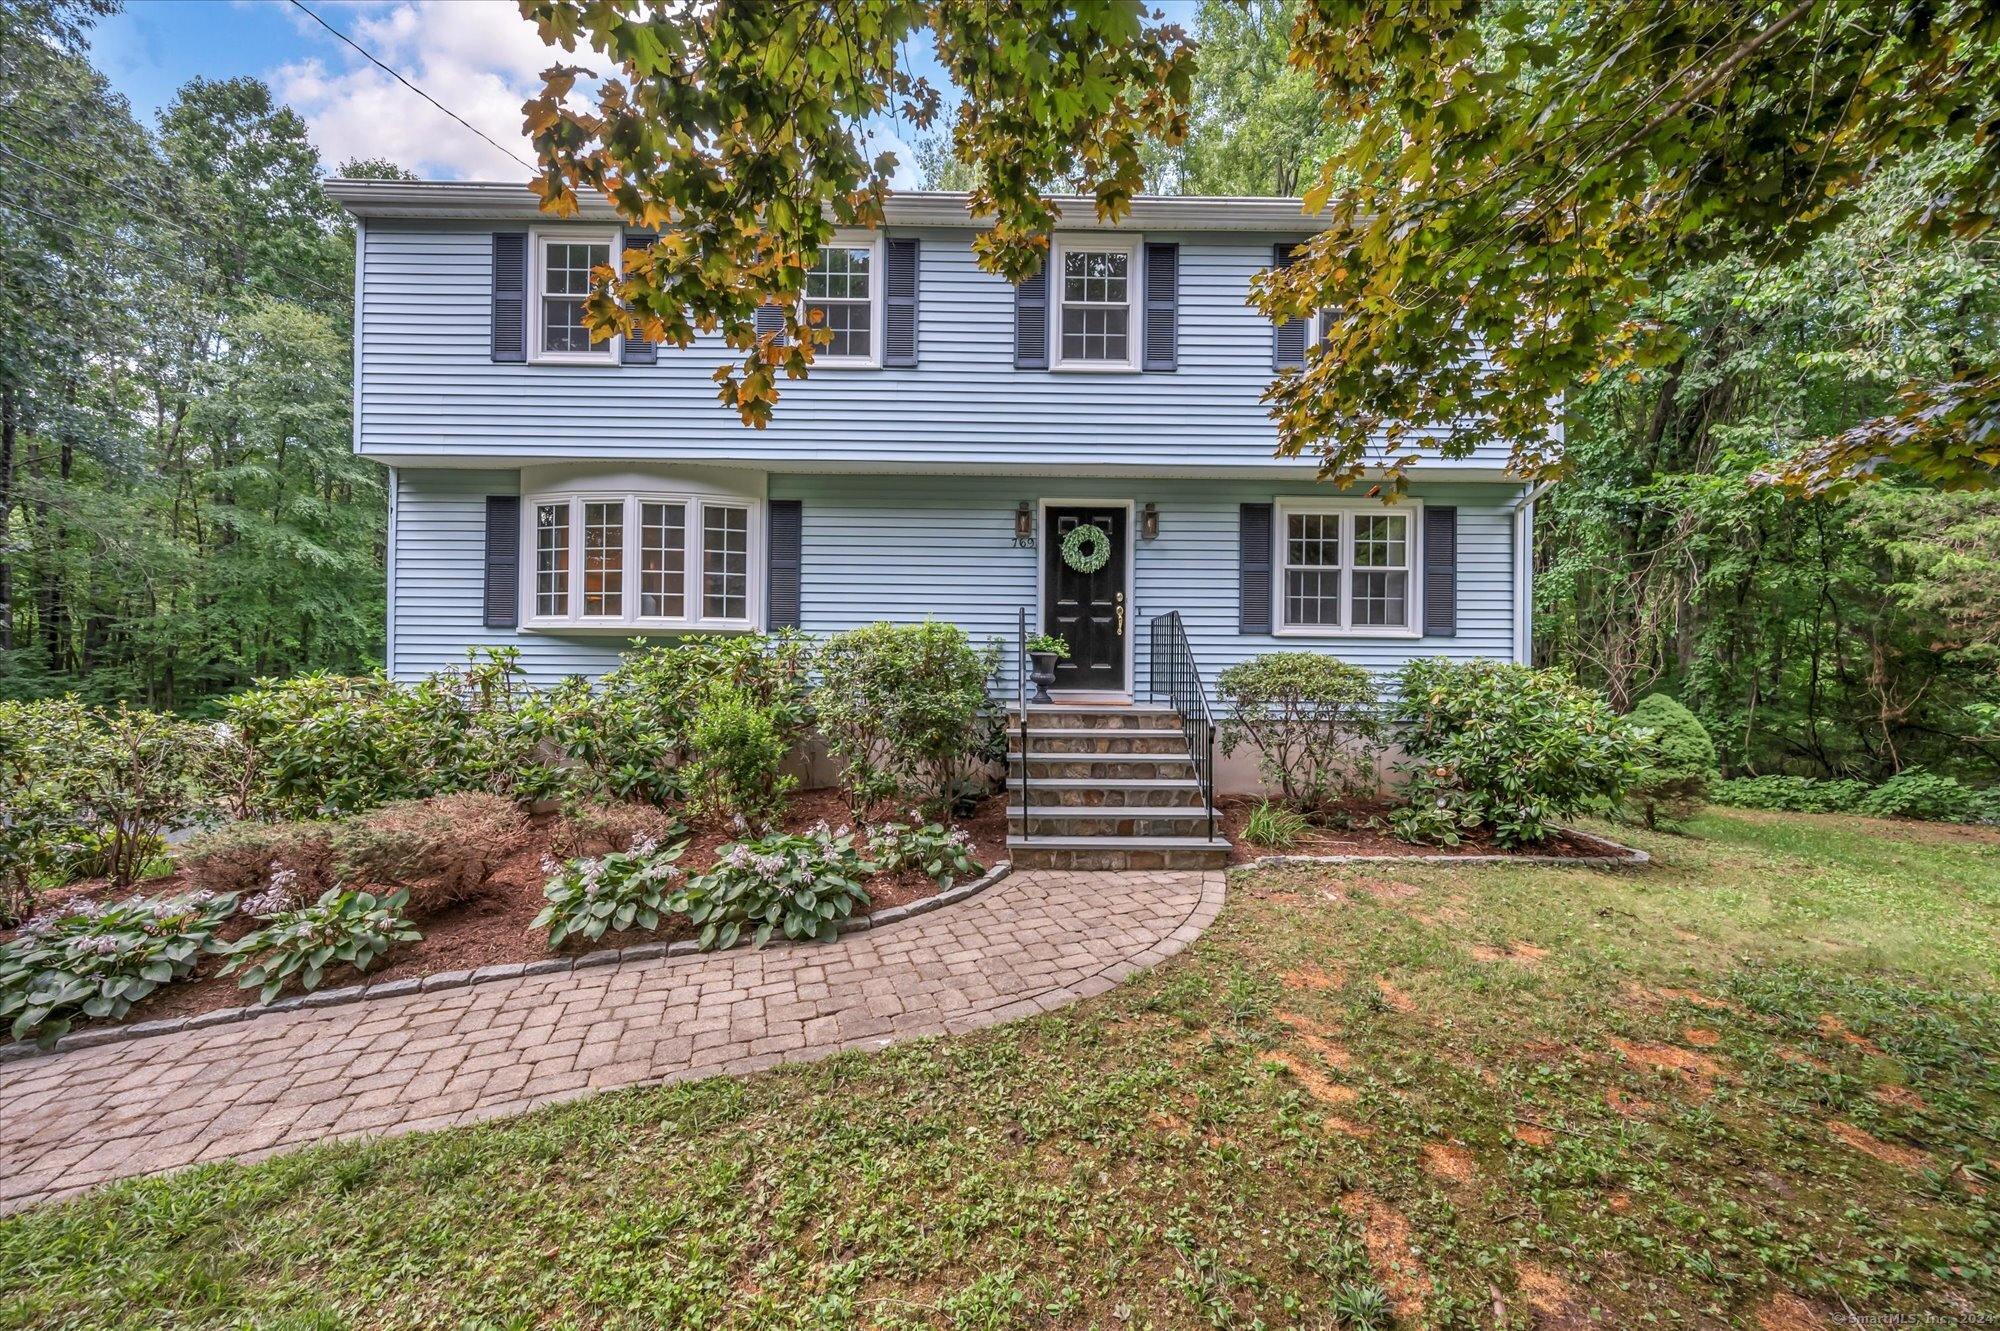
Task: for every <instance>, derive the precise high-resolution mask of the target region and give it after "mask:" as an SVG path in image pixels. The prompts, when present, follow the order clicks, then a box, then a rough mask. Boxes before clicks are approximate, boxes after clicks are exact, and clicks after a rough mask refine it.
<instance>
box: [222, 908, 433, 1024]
mask: <svg viewBox="0 0 2000 1331" xmlns="http://www.w3.org/2000/svg"><path fill="white" fill-rule="evenodd" d="M408 902H409V893H408V892H406V891H403V890H401V889H398V890H397V891H395V892H392V893H390V894H389V895H388V896H385V897H378V896H376V895H375V894H374V893H372V892H356V891H353V890H352V889H349V888H341V887H336V888H330V889H328V890H327V891H326V892H325V893H323V894H322V895H321V896H320V899H319V900H318V901H316V902H314V903H313V904H312V905H310V906H303V907H300V908H298V909H295V910H280V911H279V912H277V913H276V914H274V915H272V916H270V917H269V919H268V921H267V922H266V923H265V925H264V927H263V928H261V929H259V930H257V931H256V932H254V933H249V934H245V935H244V936H243V937H242V938H241V939H239V940H237V942H236V944H235V946H233V947H231V948H230V949H229V954H230V955H229V961H228V963H227V964H225V965H224V966H223V968H222V973H223V974H224V975H234V974H236V973H237V972H239V971H241V972H242V978H241V979H240V980H238V981H237V983H238V984H239V985H241V986H242V987H243V988H245V989H252V988H254V989H257V990H258V991H259V992H258V995H257V998H258V1001H259V1002H262V1003H269V1002H270V1001H271V1000H272V999H274V998H276V997H277V996H278V995H279V994H280V993H282V992H284V988H285V986H286V985H287V984H289V983H291V982H292V981H294V980H296V981H297V982H298V985H299V988H301V989H305V990H312V989H317V988H319V986H320V982H321V981H322V980H324V979H325V978H326V972H327V968H328V967H330V966H333V965H335V964H336V963H338V964H342V965H348V966H352V967H354V969H355V970H357V971H365V970H367V969H368V968H369V967H370V966H373V965H374V964H375V963H376V962H378V961H380V960H381V959H382V954H383V953H385V952H387V951H388V950H389V949H390V948H391V947H393V946H395V945H396V944H397V943H414V942H416V941H417V940H418V939H420V938H422V937H423V935H422V934H420V933H418V932H417V930H416V928H415V927H414V926H413V925H411V923H410V922H409V920H408V919H406V918H404V915H403V907H404V906H405V905H407V904H408Z"/></svg>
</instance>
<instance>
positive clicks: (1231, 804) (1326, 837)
mask: <svg viewBox="0 0 2000 1331" xmlns="http://www.w3.org/2000/svg"><path fill="white" fill-rule="evenodd" d="M1262 802H1263V801H1262V800H1259V799H1256V798H1254V797H1252V796H1247V795H1224V796H1222V797H1220V798H1219V799H1217V800H1216V807H1217V809H1218V810H1219V811H1220V812H1221V814H1222V824H1223V825H1222V827H1221V828H1220V829H1218V830H1220V831H1221V832H1222V834H1223V835H1224V836H1225V837H1227V838H1228V840H1229V862H1230V863H1231V864H1251V863H1254V862H1255V861H1257V860H1260V859H1262V858H1263V857H1264V856H1266V855H1439V856H1447V857H1449V856H1462V855H1557V856H1561V857H1562V858H1564V859H1587V858H1590V857H1593V856H1599V855H1618V854H1622V853H1623V852H1622V851H1621V849H1620V848H1619V847H1617V846H1614V845H1611V844H1610V843H1609V842H1605V841H1599V840H1598V839H1597V838H1595V837H1590V836H1585V835H1583V834H1582V833H1580V832H1561V833H1558V834H1557V835H1556V836H1555V837H1554V838H1553V839H1551V840H1549V841H1547V842H1544V843H1543V844H1541V845H1539V846H1525V847H1520V848H1517V849H1509V848H1508V847H1505V846H1502V845H1499V844H1498V843H1496V842H1495V841H1494V840H1493V838H1492V836H1491V835H1490V834H1488V833H1485V832H1471V833H1467V834H1466V837H1465V840H1463V841H1461V842H1460V843H1459V844H1458V845H1456V846H1419V845H1413V844H1411V843H1410V842H1408V841H1399V840H1397V839H1396V836H1395V834H1394V833H1393V832H1391V831H1390V830H1389V814H1390V812H1391V811H1392V810H1394V809H1395V807H1396V806H1395V804H1393V803H1391V802H1390V801H1387V800H1377V801H1372V802H1370V801H1362V800H1349V801H1346V802H1345V803H1342V804H1340V805H1338V806H1336V807H1335V808H1334V809H1332V810H1330V811H1329V812H1328V813H1327V814H1326V815H1324V816H1323V818H1322V820H1321V822H1322V823H1323V824H1324V825H1320V826H1315V827H1313V828H1312V829H1311V830H1310V831H1308V832H1307V833H1306V834H1305V835H1304V836H1302V837H1300V838H1299V839H1298V841H1297V842H1295V843H1294V844H1292V845H1290V846H1288V847H1286V848H1285V849H1284V850H1275V849H1272V848H1270V847H1268V846H1258V845H1253V844H1251V842H1250V841H1249V839H1248V838H1246V837H1245V836H1244V835H1243V829H1244V827H1245V826H1246V825H1247V824H1248V823H1249V821H1250V814H1251V812H1252V811H1253V810H1255V809H1256V807H1257V806H1258V805H1259V804H1261V803H1262Z"/></svg>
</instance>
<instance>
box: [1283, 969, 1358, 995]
mask: <svg viewBox="0 0 2000 1331" xmlns="http://www.w3.org/2000/svg"><path fill="white" fill-rule="evenodd" d="M1278 983H1280V984H1282V985H1284V986H1285V988H1287V989H1302V990H1309V991H1314V992H1325V991H1327V990H1331V989H1338V988H1340V986H1341V985H1343V984H1346V983H1347V972H1345V971H1343V970H1341V969H1340V968H1339V967H1338V966H1335V967H1334V968H1332V969H1331V970H1327V969H1323V968H1321V967H1319V966H1301V967H1300V968H1299V969H1298V970H1295V971H1286V972H1285V973H1284V974H1283V975H1280V976H1279V977H1278Z"/></svg>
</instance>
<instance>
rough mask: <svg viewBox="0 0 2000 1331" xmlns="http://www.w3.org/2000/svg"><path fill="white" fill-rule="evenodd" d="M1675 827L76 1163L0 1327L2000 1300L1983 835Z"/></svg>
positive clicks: (1819, 1309)
mask: <svg viewBox="0 0 2000 1331" xmlns="http://www.w3.org/2000/svg"><path fill="white" fill-rule="evenodd" d="M1691 833H1692V834H1691V835H1688V836H1670V835H1659V836H1650V835H1644V834H1639V833H1633V832H1630V831H1629V830H1626V829H1620V830H1619V832H1618V833H1617V834H1619V835H1622V836H1625V837H1626V838H1627V839H1630V840H1634V841H1637V842H1638V843H1639V844H1642V845H1644V846H1645V847H1646V848H1647V849H1648V850H1650V851H1652V852H1653V853H1654V854H1655V855H1656V856H1657V857H1658V860H1659V863H1658V864H1657V865H1656V867H1654V868H1653V869H1651V870H1648V871H1646V872H1643V873H1631V874H1615V873H1600V872H1592V871H1585V870H1574V869H1567V870H1566V869H1535V868H1526V867H1523V868H1518V869H1512V868H1503V869H1470V868H1468V869H1458V870H1453V869H1449V868H1441V869H1425V870H1422V871H1411V872H1404V871H1403V870H1402V869H1401V868H1400V867H1399V868H1397V869H1396V870H1395V871H1394V872H1393V874H1390V873H1389V872H1388V871H1386V870H1385V871H1384V872H1382V873H1380V874H1378V875H1374V876H1364V875H1356V874H1340V873H1334V872H1331V871H1322V870H1308V869H1303V868H1292V869H1287V870H1284V871H1277V872H1270V873H1263V874H1257V875H1254V876H1249V877H1240V878H1235V879H1232V880H1231V893H1230V901H1229V905H1228V907H1227V908H1226V909H1225V911H1224V912H1223V915H1222V917H1221V918H1220V920H1218V921H1217V923H1216V925H1215V927H1214V928H1213V929H1212V930H1211V931H1210V932H1209V934H1208V935H1207V936H1206V937H1205V938H1204V939H1203V940H1202V941H1201V942H1200V943H1199V944H1197V945H1196V946H1195V947H1194V948H1193V949H1191V950H1190V951H1189V952H1188V953H1185V954H1183V955H1182V956H1181V957H1178V958H1176V959H1175V960H1174V961H1172V962H1170V963H1168V964H1166V965H1165V966H1162V967H1161V968H1159V969H1158V970H1156V971H1154V972H1151V973H1149V974H1146V975H1144V976H1140V977H1136V978H1135V979H1134V980H1133V981H1132V982H1130V983H1128V984H1126V985H1125V986H1122V987H1121V988H1119V989H1118V990H1115V991H1114V992H1112V993H1110V994H1108V995H1105V996H1103V997H1101V998H1099V999H1096V1000H1093V1001H1091V1002H1088V1003H1085V1004H1082V1005H1080V1006H1078V1007H1076V1008H1072V1009H1070V1010H1068V1011H1066V1012H1063V1013H1060V1014H1057V1015H1055V1016H1051V1017H1046V1018H1042V1019H1039V1020H1035V1021H1028V1022H1021V1023H1016V1024H1014V1025H1010V1026H1007V1027H1003V1028H1000V1029H997V1030H992V1031H987V1032H983V1033H981V1034H978V1035H974V1036H971V1037H967V1038H960V1039H949V1040H934V1041H925V1042H921V1043H918V1044H913V1045H909V1046H905V1047H900V1048H897V1049H892V1050H889V1051H887V1052H884V1053H881V1054H874V1055H868V1056H861V1055H848V1056H844V1057H842V1058H839V1059H836V1060H833V1061H830V1062H827V1063H824V1064H819V1065H816V1066H812V1067H805V1068H794V1069H781V1070H778V1071H776V1072H773V1073H768V1074H765V1075H761V1076H758V1077H754V1078H751V1079H749V1080H747V1081H729V1080H717V1081H710V1082H703V1083H697V1084H693V1085H685V1086H679V1087H673V1088H667V1089H658V1090H646V1091H633V1092H625V1093H619V1094H613V1095H606V1096H602V1097H599V1098H596V1099H594V1100H590V1101H586V1102H581V1103H578V1104H574V1105H569V1106H564V1107H558V1108H552V1109H548V1110H544V1111H541V1112H538V1113H536V1114H532V1115H529V1116H527V1117H525V1118H522V1119H518V1120H513V1121H511V1122H508V1123H505V1124H494V1125H487V1126H482V1127H479V1128H472V1129H464V1130H460V1131H455V1132H448V1133H441V1134H435V1135H428V1136H423V1137H419V1138H412V1139H404V1140H398V1141H392V1142H386V1143H377V1144H365V1145H352V1144H350V1145H335V1146H329V1147H325V1148H320V1149H316V1150H311V1151H307V1152H303V1153H300V1154H297V1155H292V1156H286V1157H280V1158H278V1159H275V1160H271V1161H268V1162H265V1163H263V1164H260V1165H255V1166H249V1167H234V1166H220V1167H207V1168H203V1169H201V1170H198V1171H195V1172H192V1173H188V1174H183V1175H180V1176H178V1177H175V1178H170V1179H165V1180H150V1181H143V1182H138V1183H133V1184H126V1185H121V1186H118V1187H115V1188H111V1189H107V1190H105V1191H103V1192H101V1193H98V1194H94V1195H92V1196H89V1197H86V1198H83V1199H81V1200H78V1201H75V1202H71V1203H67V1204H63V1205H60V1206H54V1207H48V1208H42V1209H39V1210H36V1211H33V1212H30V1213H28V1214H26V1215H23V1216H20V1217H17V1218H14V1219H11V1220H5V1221H0V1326H22V1327H26V1326H33V1327H38V1328H39V1327H59V1326H79V1327H92V1326H103V1327H120V1328H123V1327H133V1326H162V1327H168V1326H171V1327H176V1328H178V1327H231V1328H237V1327H243V1328H279V1327H284V1328H326V1329H328V1331H332V1329H334V1328H359V1327H374V1326H417V1325H422V1326H429V1327H447V1328H458V1327H463V1328H475V1327H491V1328H499V1327H571V1326H574V1327H599V1326H608V1327H631V1328H640V1327H645V1328H652V1327H682V1326H688V1327H694V1326H727V1327H746V1328H747V1327H754V1328H775V1327H850V1326H852V1327H904V1326H911V1327H916V1326H923V1327H933V1326H936V1327H953V1328H966V1329H968V1331H974V1329H980V1328H994V1327H1014V1326H1026V1327H1077V1326H1098V1327H1105V1328H1142V1327H1169V1326H1171V1327H1242V1328H1254V1327H1259V1326H1262V1327H1272V1328H1276V1327H1284V1326H1300V1327H1310V1328H1328V1327H1337V1326H1342V1325H1354V1326H1368V1325H1388V1324H1389V1323H1388V1322H1387V1321H1386V1320H1385V1319H1384V1311H1383V1310H1384V1309H1385V1308H1388V1309H1394V1310H1397V1312H1396V1314H1395V1315H1396V1316H1397V1317H1398V1320H1397V1321H1396V1322H1395V1325H1397V1326H1428V1327H1466V1328H1471V1327H1493V1326H1504V1327H1509V1328H1515V1329H1517V1331H1520V1329H1525V1328H1528V1327H1531V1326H1540V1327H1565V1326H1577V1327H1583V1326H1592V1325H1595V1326H1604V1327H1621V1328H1622V1327H1648V1326H1665V1327H1672V1326H1686V1327H1706V1326H1715V1325H1726V1326H1739V1327H1760V1326H1765V1325H1768V1326H1781V1327H1783V1326H1809V1325H1815V1324H1816V1323H1814V1322H1812V1321H1810V1320H1805V1319H1807V1318H1808V1317H1809V1316H1813V1315H1816V1316H1819V1317H1821V1318H1831V1317H1832V1316H1834V1315H1845V1311H1846V1310H1852V1311H1853V1312H1855V1313H1859V1314H1862V1315H1878V1316H1879V1315H1884V1314H1890V1313H1903V1314H1918V1313H1930V1314H1933V1315H1937V1316H1958V1317H1963V1316H1965V1315H1966V1314H1967V1313H1968V1312H1969V1311H1972V1310H1989V1311H1990V1310H1994V1309H1996V1308H2000V1269H1996V1251H1995V1245H1996V1234H2000V1178H1996V1175H1997V1174H2000V1169H1996V1168H1995V1167H1994V1166H1993V1165H1992V1164H1990V1163H1989V1161H1991V1160H1992V1159H1994V1158H2000V1062H1996V1061H1995V1060H1996V1057H2000V998H1996V992H2000V990H1996V984H1995V981H1996V976H2000V931H1996V929H1995V919H1996V913H2000V835H1995V834H1993V833H1991V832H1977V831H1968V830H1965V829H1947V828H1926V827H1919V826H1914V825H1910V826H1904V825H1890V824H1883V823H1871V822H1867V821H1864V820H1859V819H1850V818H1836V817H1807V816H1800V815H1759V814H1741V813H1733V812H1718V813H1714V814H1711V815H1708V816H1705V817H1703V818H1702V819H1700V820H1698V821H1697V822H1696V823H1695V824H1694V826H1693V828H1692V829H1691ZM1621 1046H1622V1048H1623V1049H1624V1050H1625V1051H1629V1052H1621ZM1674 1051H1679V1052H1678V1053H1676V1052H1674ZM1668 1058H1675V1059H1679V1060H1680V1061H1682V1062H1686V1063H1690V1064H1692V1065H1693V1066H1692V1070H1691V1071H1681V1070H1676V1069H1674V1068H1671V1067H1668V1068H1662V1067H1657V1066H1654V1061H1655V1060H1663V1059H1668ZM1698 1060H1709V1062H1707V1063H1705V1064H1704V1063H1701V1062H1699V1061H1698ZM1613 1099H1617V1100H1619V1101H1620V1103H1619V1104H1617V1105H1614V1104H1613V1103H1612V1100H1613ZM1835 1125H1841V1126H1839V1127H1836V1126H1835ZM1843 1132H1844V1133H1847V1134H1849V1135H1848V1136H1847V1137H1846V1138H1845V1139H1843V1138H1842V1137H1841V1136H1840V1135H1838V1134H1839V1133H1843ZM1863 1133H1865V1134H1867V1136H1865V1137H1864V1136H1861V1135H1859V1134H1863ZM1857 1141H1858V1142H1860V1143H1862V1144H1863V1145H1865V1146H1868V1147H1870V1149H1876V1150H1880V1151H1882V1152H1883V1153H1885V1154H1886V1153H1891V1150H1892V1148H1899V1149H1900V1150H1901V1151H1903V1152H1906V1153H1907V1154H1904V1155H1902V1156H1901V1157H1899V1159H1900V1163H1896V1162H1891V1161H1887V1160H1883V1159H1878V1158H1876V1157H1875V1156H1873V1155H1870V1154H1866V1153H1864V1151H1863V1150H1861V1149H1858V1148H1857V1147H1856V1146H1855V1145H1853V1144H1851V1143H1852V1142H1857ZM1876 1143H1879V1144H1880V1146H1877V1145H1876ZM1787 1300H1790V1301H1787ZM1782 1318H1791V1319H1792V1320H1789V1321H1786V1320H1779V1319H1782ZM1760 1319H1772V1320H1769V1321H1768V1322H1767V1321H1764V1320H1760ZM1817 1324H1830V1323H1825V1322H1823V1323H1817Z"/></svg>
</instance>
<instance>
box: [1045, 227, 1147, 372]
mask: <svg viewBox="0 0 2000 1331" xmlns="http://www.w3.org/2000/svg"><path fill="white" fill-rule="evenodd" d="M1100 251H1102V252H1106V253H1121V252H1122V253H1123V254H1124V255H1125V311H1126V313H1125V359H1124V360H1122V361H1115V360H1065V359H1063V354H1062V341H1063V338H1062V327H1063V317H1062V315H1063V304H1064V301H1063V293H1064V291H1065V290H1066V289H1067V287H1068V285H1069V284H1068V283H1066V282H1064V281H1063V269H1064V267H1065V266H1066V265H1065V263H1064V259H1065V257H1066V256H1068V255H1070V254H1072V253H1097V252H1100ZM1143 253H1144V240H1143V238H1142V237H1139V236H1131V237H1123V236H1121V237H1119V238H1118V239H1116V240H1111V239H1105V240H1094V239H1090V238H1088V237H1084V236H1075V237H1069V238H1065V237H1063V236H1057V237H1056V238H1055V243H1054V244H1053V245H1051V246H1050V247H1049V264H1050V265H1051V266H1050V268H1049V340H1050V342H1051V344H1052V345H1051V346H1050V347H1049V368H1050V369H1051V370H1055V371H1058V372H1060V373H1065V374H1136V373H1137V372H1138V370H1139V343H1140V341H1141V340H1142V339H1143V338H1144V337H1145V328H1144V327H1143V321H1144V318H1145V292H1144V291H1142V290H1141V289H1140V288H1141V286H1142V285H1143V283H1144V275H1143V274H1142V273H1141V272H1140V266H1141V265H1140V261H1139V260H1140V255H1141V254H1143Z"/></svg>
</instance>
